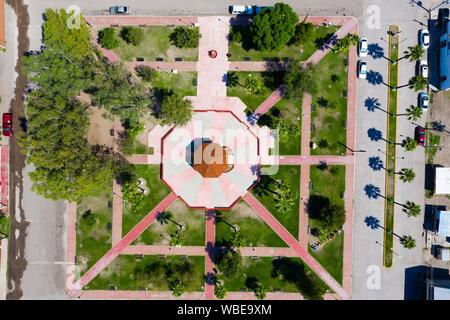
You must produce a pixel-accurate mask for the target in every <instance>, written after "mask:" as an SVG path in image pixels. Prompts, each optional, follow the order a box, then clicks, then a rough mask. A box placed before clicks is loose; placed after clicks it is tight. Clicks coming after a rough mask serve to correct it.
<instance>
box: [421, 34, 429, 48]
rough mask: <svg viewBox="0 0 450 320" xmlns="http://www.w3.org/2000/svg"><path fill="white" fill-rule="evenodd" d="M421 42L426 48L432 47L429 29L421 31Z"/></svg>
mask: <svg viewBox="0 0 450 320" xmlns="http://www.w3.org/2000/svg"><path fill="white" fill-rule="evenodd" d="M419 44H420V46H421V47H422V48H424V49H428V48H429V47H430V32H429V31H428V30H427V29H422V30H420V31H419Z"/></svg>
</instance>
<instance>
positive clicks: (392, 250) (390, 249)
mask: <svg viewBox="0 0 450 320" xmlns="http://www.w3.org/2000/svg"><path fill="white" fill-rule="evenodd" d="M375 243H376V244H378V245H379V246H380V247H383V248H384V246H383V245H382V244H381V243H379V242H378V241H375ZM388 250H389V251H391V252H392V253H393V254H395V255H396V256H397V257H399V258H400V259H401V258H402V257H401V256H400V255H399V254H398V253H397V252H395V251H394V249H393V248H388Z"/></svg>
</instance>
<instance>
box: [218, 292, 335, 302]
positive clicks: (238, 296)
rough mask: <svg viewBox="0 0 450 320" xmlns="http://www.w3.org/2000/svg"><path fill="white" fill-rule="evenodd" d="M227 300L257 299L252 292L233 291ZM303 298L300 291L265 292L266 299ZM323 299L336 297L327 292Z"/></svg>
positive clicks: (228, 294) (229, 293)
mask: <svg viewBox="0 0 450 320" xmlns="http://www.w3.org/2000/svg"><path fill="white" fill-rule="evenodd" d="M227 299H229V300H257V299H256V297H255V294H254V293H253V292H235V291H231V292H228V293H227ZM304 299H305V298H304V297H303V296H302V295H301V294H300V293H295V292H267V295H266V300H304ZM323 299H324V300H336V298H335V297H334V296H333V295H332V294H329V293H325V294H324V295H323Z"/></svg>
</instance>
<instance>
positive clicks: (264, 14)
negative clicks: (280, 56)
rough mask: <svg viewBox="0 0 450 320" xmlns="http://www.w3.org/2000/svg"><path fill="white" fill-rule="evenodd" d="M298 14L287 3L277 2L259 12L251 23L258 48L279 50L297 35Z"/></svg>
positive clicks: (252, 34)
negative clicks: (270, 7)
mask: <svg viewBox="0 0 450 320" xmlns="http://www.w3.org/2000/svg"><path fill="white" fill-rule="evenodd" d="M297 23H298V16H297V14H296V13H295V12H294V10H293V9H292V8H291V7H290V6H289V5H287V4H284V3H276V4H275V5H274V6H273V8H272V9H265V10H262V11H261V12H259V13H258V14H257V15H256V16H255V17H254V19H253V22H252V24H251V25H250V34H251V37H252V42H253V45H254V47H255V49H257V50H279V49H281V48H283V47H284V46H285V45H286V44H288V43H289V41H291V39H292V38H293V37H294V35H295V27H296V25H297Z"/></svg>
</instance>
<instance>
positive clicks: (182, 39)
mask: <svg viewBox="0 0 450 320" xmlns="http://www.w3.org/2000/svg"><path fill="white" fill-rule="evenodd" d="M169 38H170V41H171V43H172V44H173V45H174V46H176V47H178V48H197V47H198V43H199V40H200V38H201V35H200V31H199V29H198V28H192V27H176V28H175V29H174V30H173V32H172V33H171V34H170V36H169Z"/></svg>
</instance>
